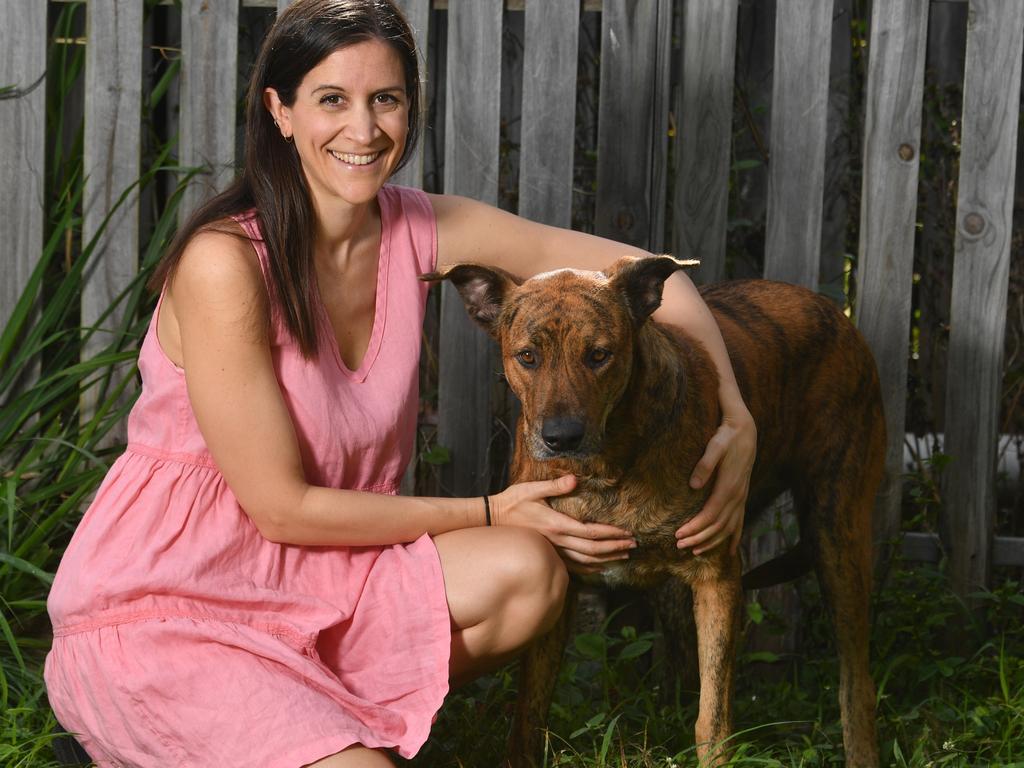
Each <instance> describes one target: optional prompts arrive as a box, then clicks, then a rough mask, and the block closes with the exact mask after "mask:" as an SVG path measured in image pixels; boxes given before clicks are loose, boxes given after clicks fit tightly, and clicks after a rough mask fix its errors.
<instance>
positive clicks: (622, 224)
mask: <svg viewBox="0 0 1024 768" xmlns="http://www.w3.org/2000/svg"><path fill="white" fill-rule="evenodd" d="M615 226H616V227H618V229H619V231H620V232H628V231H629V230H631V229H632V228H633V214H632V213H630V212H629V211H627V210H626V209H625V208H623V209H622V210H621V211H619V212H618V213H617V214H616V215H615Z"/></svg>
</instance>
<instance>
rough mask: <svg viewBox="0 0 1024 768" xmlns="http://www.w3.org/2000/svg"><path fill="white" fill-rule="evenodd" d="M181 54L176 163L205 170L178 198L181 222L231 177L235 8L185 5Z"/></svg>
mask: <svg viewBox="0 0 1024 768" xmlns="http://www.w3.org/2000/svg"><path fill="white" fill-rule="evenodd" d="M181 48H182V58H183V64H182V68H181V134H180V135H179V138H178V147H179V158H180V162H181V164H182V165H183V166H186V167H195V166H202V167H204V168H206V169H207V172H206V173H204V174H201V175H199V176H197V177H196V178H195V179H194V180H193V182H192V184H190V185H189V189H188V190H187V191H186V193H185V195H184V196H183V198H182V207H181V215H182V217H184V216H187V215H188V214H190V213H191V212H192V211H193V210H195V208H196V207H197V206H198V205H199V204H200V203H202V202H203V201H204V200H206V199H207V198H209V197H211V196H212V195H213V194H215V193H217V192H219V191H221V190H222V189H224V188H225V187H226V186H227V185H228V184H229V183H230V182H231V179H232V176H233V175H234V171H233V165H234V162H235V105H236V103H237V99H238V95H237V87H236V85H237V84H236V80H237V77H236V74H235V73H236V72H237V69H238V3H233V2H228V3H224V2H221V3H211V2H206V1H205V0H186V2H185V3H184V4H183V7H182V14H181ZM200 62H201V63H200Z"/></svg>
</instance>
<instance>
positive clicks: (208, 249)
mask: <svg viewBox="0 0 1024 768" xmlns="http://www.w3.org/2000/svg"><path fill="white" fill-rule="evenodd" d="M416 61H417V60H416V51H415V46H414V42H413V38H412V36H411V33H410V31H409V29H408V26H407V25H406V23H405V22H404V20H403V19H402V17H401V15H400V13H399V12H398V11H397V10H396V9H395V8H394V7H393V6H392V5H391V3H390V2H389V0H298V2H296V3H294V4H293V5H292V6H290V7H289V9H288V10H287V11H285V12H284V13H283V14H282V16H281V17H280V19H279V20H278V21H277V23H276V24H275V25H274V27H273V29H272V30H271V31H270V33H269V35H268V37H267V40H266V41H265V43H264V45H263V48H262V50H261V52H260V54H259V57H258V59H257V62H256V64H255V68H254V74H253V78H252V83H251V85H250V89H249V94H248V106H247V141H246V163H245V167H244V169H243V173H242V176H241V178H240V179H239V180H238V182H236V184H235V185H234V186H233V187H232V188H231V189H229V190H228V191H227V192H225V193H224V194H222V195H220V196H219V197H217V198H215V199H214V200H212V201H211V202H210V203H208V204H207V205H206V206H204V207H203V208H202V209H201V210H200V211H198V212H197V213H196V215H195V216H193V218H192V219H191V220H190V222H189V223H188V224H186V225H185V226H184V227H183V229H182V232H181V233H180V234H179V237H178V239H177V241H176V243H175V244H174V245H172V247H171V249H170V251H169V253H168V255H167V256H166V258H165V259H164V261H163V262H162V264H161V266H160V268H159V269H158V272H157V274H156V276H155V278H154V281H155V284H156V285H157V286H158V287H160V288H161V290H162V293H161V298H160V301H159V303H158V305H157V309H156V312H155V313H154V318H153V322H152V325H151V328H150V331H149V333H148V335H147V337H146V339H145V341H144V343H143V346H142V350H141V352H140V359H139V366H140V370H141V372H142V377H143V390H142V394H141V396H140V398H139V401H138V404H137V405H136V407H135V409H134V410H133V412H132V415H131V417H130V419H129V445H128V450H127V451H126V453H125V454H124V455H123V456H122V457H121V458H120V459H118V461H117V462H116V463H115V465H114V466H113V467H112V469H111V471H110V473H109V474H108V476H107V478H106V479H105V481H104V483H103V486H102V487H101V489H100V491H99V492H98V494H97V496H96V499H95V501H94V502H93V504H92V506H91V507H90V509H89V510H88V512H87V513H86V515H85V516H84V518H83V520H82V523H81V524H80V526H79V528H78V530H77V531H76V534H75V536H74V539H73V540H72V542H71V544H70V545H69V547H68V550H67V553H66V554H65V557H64V559H63V561H62V563H61V566H60V569H59V570H58V573H57V577H56V580H55V582H54V586H53V590H52V592H51V596H50V601H49V610H50V615H51V619H52V621H53V624H54V635H55V638H54V646H53V650H52V652H51V654H50V656H49V657H48V659H47V668H46V682H47V687H48V691H49V695H50V699H51V703H52V705H53V707H54V710H55V712H56V714H57V716H58V719H59V720H60V721H61V722H62V723H63V724H64V726H65V727H67V728H68V729H69V730H72V731H74V732H76V733H79V734H81V736H80V740H81V741H82V743H83V744H84V746H85V747H86V749H87V750H88V751H89V752H90V754H91V755H92V757H93V758H94V759H96V760H97V761H98V762H99V763H100V764H101V765H125V764H130V765H140V766H147V765H161V766H164V765H169V764H175V765H178V764H180V765H188V766H203V765H216V766H228V765H235V764H245V765H259V766H300V765H317V766H386V765H390V762H389V760H388V758H387V757H386V752H385V751H384V750H391V749H394V750H396V751H397V752H398V753H399V754H401V755H404V756H410V755H412V754H415V752H416V751H417V750H418V749H419V747H420V746H421V745H422V743H423V742H424V741H425V740H426V738H427V735H428V733H429V728H430V724H431V722H432V718H433V717H434V716H435V713H436V712H437V710H438V708H439V707H440V705H441V702H442V700H443V697H444V695H445V693H446V692H447V690H448V684H449V681H452V682H456V683H457V682H460V681H463V680H468V679H470V678H472V677H474V676H476V675H478V674H480V673H481V672H483V671H485V670H487V669H491V668H493V667H494V666H495V665H497V664H500V663H502V662H503V661H505V660H507V659H509V658H511V657H512V656H513V655H514V654H515V653H516V652H517V651H518V650H520V649H521V648H522V647H523V646H524V645H525V644H527V643H528V642H529V641H530V640H531V639H532V638H533V637H536V636H537V635H538V634H540V633H542V632H544V631H545V629H546V628H547V627H549V626H550V625H551V623H552V622H553V621H554V619H555V618H556V617H557V615H558V613H559V611H560V609H561V604H562V599H563V595H564V590H565V585H566V581H567V574H566V566H568V568H569V569H575V570H588V569H594V568H599V567H600V566H601V564H603V563H606V562H608V561H610V560H615V559H619V558H625V557H628V551H629V549H630V548H631V547H632V546H634V542H633V540H632V538H631V534H630V532H629V531H623V530H620V529H618V528H614V527H612V526H606V525H597V524H582V523H579V522H577V521H575V520H572V519H570V518H568V517H565V516H563V515H560V514H558V513H557V512H555V511H554V510H552V509H551V508H550V507H549V506H548V505H547V504H546V503H545V502H544V500H545V498H547V497H550V496H555V495H559V494H564V493H567V492H569V491H570V490H571V489H572V488H573V484H574V479H573V478H572V477H565V478H561V479H559V480H556V481H550V482H537V483H523V484H518V485H513V486H511V487H509V488H507V489H506V490H505V491H503V492H501V493H499V494H496V495H494V496H491V497H490V498H489V499H480V498H475V499H427V498H402V497H398V496H396V495H394V493H395V491H396V489H397V487H398V483H399V479H400V477H401V475H402V471H403V469H404V466H405V465H406V463H407V462H408V460H409V458H410V455H411V451H412V447H413V436H414V432H415V414H416V403H417V392H416V372H417V359H418V353H419V338H420V325H421V322H422V317H423V311H424V301H425V290H426V289H425V287H424V286H423V285H422V284H421V283H419V282H418V281H417V279H416V277H417V275H418V274H420V273H423V272H427V271H431V270H433V269H435V268H437V267H439V266H440V267H443V266H444V265H445V264H452V263H457V262H463V261H476V262H481V263H484V264H491V265H495V266H499V267H503V268H505V269H507V270H508V271H510V272H512V273H516V274H519V275H522V276H527V275H532V274H535V273H538V272H540V271H544V270H547V269H551V268H553V267H558V266H576V267H587V268H601V267H603V266H605V265H607V264H609V263H611V262H612V261H613V260H614V258H616V257H617V256H619V255H621V254H622V252H623V246H621V245H618V244H615V243H610V242H607V241H604V240H600V239H598V238H594V237H590V236H587V235H583V234H579V233H574V232H568V231H563V230H558V229H552V228H549V227H544V226H540V225H537V224H533V223H530V222H527V221H524V220H522V219H519V218H517V217H515V216H512V215H509V214H506V213H503V212H501V211H498V210H496V209H494V208H491V207H489V206H486V205H482V204H480V203H476V202H473V201H470V200H465V199H461V198H456V197H450V196H444V195H425V194H423V193H421V192H418V191H416V190H407V189H401V188H397V187H391V186H385V182H386V181H387V179H388V178H389V177H390V175H391V174H392V173H393V172H394V171H395V170H396V169H398V168H399V167H401V164H402V162H403V161H404V160H405V158H407V157H408V155H409V153H410V151H411V148H412V146H413V142H414V141H415V137H416V133H417V127H418V123H417V121H418V115H419V77H418V72H417V63H416ZM660 319H662V320H663V321H665V322H675V323H680V324H683V325H686V326H687V327H688V328H689V329H690V331H691V332H695V333H696V334H697V335H699V336H700V337H701V338H702V339H703V340H704V342H705V343H706V344H708V346H709V349H710V350H711V351H712V354H713V355H714V357H715V360H716V364H717V365H718V368H719V372H720V374H721V375H722V388H721V401H722V405H723V408H724V411H725V413H726V421H725V422H724V423H723V426H722V428H721V429H720V430H719V432H718V434H717V435H716V436H715V438H714V439H713V440H712V443H711V444H710V445H709V447H708V451H707V454H706V455H705V457H704V459H703V460H702V461H701V463H700V465H699V466H698V467H697V469H696V471H695V473H694V474H695V480H694V482H695V483H696V484H700V483H703V482H706V481H707V480H708V479H709V478H710V476H711V473H712V472H713V471H714V469H715V467H716V466H717V467H718V477H717V480H716V484H715V490H714V494H713V496H712V501H711V502H709V504H708V507H707V508H706V509H705V510H704V511H703V512H702V513H701V515H699V516H698V517H697V518H695V519H694V520H693V521H691V522H690V523H689V524H687V525H686V526H684V527H683V528H682V529H681V530H680V532H679V539H680V546H683V547H693V548H694V549H695V551H702V550H703V549H708V548H711V547H714V546H719V545H725V544H731V545H732V546H735V544H736V542H737V540H738V536H739V532H740V518H741V515H742V510H743V502H744V499H745V495H746V483H747V480H748V477H749V472H750V467H751V464H752V462H753V450H754V443H755V437H754V428H753V425H752V423H751V420H750V416H749V414H748V413H747V411H746V408H745V407H744V405H743V402H742V399H741V398H740V396H739V393H738V390H737V389H736V386H735V381H734V380H733V377H732V371H731V369H730V367H729V362H728V359H727V356H726V353H725V350H724V346H723V344H722V341H721V337H720V336H719V334H718V331H717V328H716V326H715V325H714V322H713V320H712V319H711V316H710V314H709V313H708V311H707V309H706V308H705V307H704V306H703V304H702V303H701V302H700V300H699V298H698V297H697V295H696V292H695V291H694V289H693V287H692V285H691V284H690V283H689V282H688V281H687V280H686V279H684V278H674V279H672V280H670V281H669V284H668V286H667V288H666V298H665V307H664V309H663V312H662V315H661V316H660ZM723 457H724V458H723ZM485 507H489V508H486V509H485ZM488 526H489V527H488Z"/></svg>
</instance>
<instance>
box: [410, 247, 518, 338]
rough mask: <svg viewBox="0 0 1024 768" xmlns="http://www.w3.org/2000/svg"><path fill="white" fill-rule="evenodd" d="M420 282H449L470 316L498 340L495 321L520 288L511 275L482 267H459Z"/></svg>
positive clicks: (429, 275)
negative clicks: (517, 288) (516, 288)
mask: <svg viewBox="0 0 1024 768" xmlns="http://www.w3.org/2000/svg"><path fill="white" fill-rule="evenodd" d="M420 280H425V281H428V282H436V281H438V280H450V281H451V282H452V285H454V286H455V288H456V289H457V290H458V292H459V295H460V296H462V301H463V302H465V304H466V311H467V312H468V313H469V316H470V317H471V318H473V319H474V320H475V321H476V322H477V323H479V324H480V326H481V327H482V328H483V329H484V330H485V331H487V332H488V333H489V334H491V336H494V337H495V338H497V337H498V329H497V326H496V322H495V321H497V319H498V315H499V314H500V313H501V308H502V306H504V304H505V299H506V298H507V296H508V294H509V292H510V291H511V290H512V289H513V288H515V287H516V286H517V285H518V282H517V281H516V280H515V278H513V277H512V275H510V274H509V273H508V272H505V271H504V270H502V269H497V268H495V267H482V266H480V265H479V264H456V265H455V266H452V267H448V268H446V269H444V270H441V271H440V272H431V273H429V274H426V275H420Z"/></svg>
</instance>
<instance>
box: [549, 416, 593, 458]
mask: <svg viewBox="0 0 1024 768" xmlns="http://www.w3.org/2000/svg"><path fill="white" fill-rule="evenodd" d="M585 433H586V430H585V429H584V427H583V422H582V421H580V420H579V419H571V418H565V417H555V418H550V419H544V423H543V424H542V425H541V431H540V437H541V439H542V440H543V441H544V445H545V446H546V447H547V448H549V449H550V450H552V451H556V452H558V453H565V452H566V451H573V450H575V449H577V448H579V447H580V443H582V442H583V436H584V434H585Z"/></svg>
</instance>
